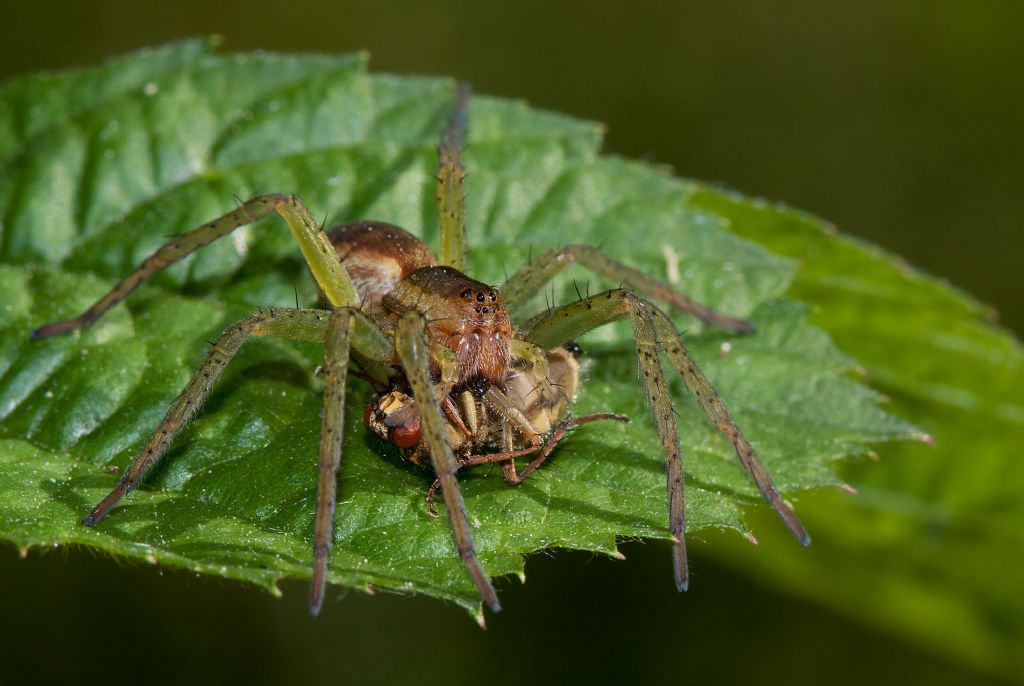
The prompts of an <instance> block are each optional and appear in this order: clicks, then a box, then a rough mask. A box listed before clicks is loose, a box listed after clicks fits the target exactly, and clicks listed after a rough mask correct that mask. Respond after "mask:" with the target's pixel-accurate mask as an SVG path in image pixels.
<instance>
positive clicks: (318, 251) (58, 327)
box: [31, 194, 358, 339]
mask: <svg viewBox="0 0 1024 686" xmlns="http://www.w3.org/2000/svg"><path fill="white" fill-rule="evenodd" d="M272 212H277V213H278V214H280V215H281V216H282V217H284V220H285V221H286V222H287V223H288V228H290V229H291V231H292V235H293V236H294V237H295V240H296V242H297V243H298V244H299V248H300V249H301V250H302V255H303V257H305V258H306V262H307V263H308V264H309V269H310V271H311V272H312V273H313V277H314V278H315V279H316V282H317V284H318V285H319V286H320V288H321V290H323V292H324V293H325V294H326V295H327V299H328V300H329V301H330V302H331V304H332V305H333V306H334V307H352V306H355V305H356V304H358V297H357V295H356V291H355V287H354V286H353V285H352V281H351V279H349V276H348V274H347V273H346V272H345V269H344V268H343V267H342V266H341V263H340V262H339V261H338V258H337V255H336V254H335V251H334V247H333V246H332V245H331V242H330V241H329V240H328V239H327V236H326V235H325V234H324V233H323V231H321V230H320V225H319V223H317V221H316V218H315V217H314V216H313V214H312V213H311V212H310V211H309V210H308V209H307V208H306V206H305V205H304V204H303V203H302V201H301V200H299V198H297V197H296V196H294V195H282V194H271V195H258V196H256V197H254V198H251V199H250V200H247V201H245V202H244V203H242V204H241V205H240V206H239V207H238V208H237V209H235V210H232V211H231V212H228V213H227V214H225V215H223V216H221V217H218V218H217V219H214V220H213V221H210V222H207V223H205V224H203V225H201V226H199V227H197V228H195V229H192V230H191V231H187V232H186V233H183V234H181V235H180V236H175V237H174V238H173V239H172V240H171V241H170V242H168V243H166V244H164V245H163V246H162V247H160V248H159V249H158V250H157V251H156V252H155V253H153V254H152V255H150V256H149V257H147V258H146V259H145V260H143V261H142V264H141V265H139V267H138V269H136V270H135V271H133V272H132V273H131V274H129V275H128V276H126V277H125V278H124V279H122V280H121V281H120V282H119V283H118V284H117V285H116V286H114V287H113V288H112V289H111V290H110V292H108V293H107V294H106V295H104V296H103V297H102V298H100V299H99V300H98V301H96V303H94V304H93V305H92V306H91V307H89V309H87V310H86V311H85V312H83V313H81V314H80V315H78V316H77V317H72V318H70V319H65V320H62V321H58V322H51V323H49V324H44V325H43V326H40V327H39V328H37V329H35V330H34V331H33V332H32V334H31V337H32V338H33V339H40V338H48V337H50V336H55V335H57V334H62V333H67V332H68V331H72V330H74V329H77V328H78V327H80V326H85V325H88V324H91V323H93V322H94V321H96V320H97V319H99V318H100V317H102V316H103V314H104V313H105V312H106V311H107V310H109V309H110V308H111V307H113V306H115V305H117V304H118V303H119V302H121V301H122V300H124V299H125V298H127V297H128V296H129V295H130V294H131V293H132V291H134V290H135V289H136V288H138V287H139V286H141V285H142V283H143V282H144V281H146V280H147V279H148V278H150V277H151V276H153V274H155V273H157V272H158V271H160V270H161V269H166V268H167V267H170V266H171V265H172V264H174V263H176V262H178V261H180V260H182V259H184V258H185V257H187V256H188V255H190V254H191V253H193V252H195V251H196V250H198V249H199V248H202V247H203V246H205V245H208V244H210V243H212V242H213V241H215V240H217V239H218V238H221V237H223V236H226V235H227V234H229V233H231V232H232V231H234V230H235V229H238V228H240V227H242V226H245V225H246V224H251V223H253V222H255V221H258V220H260V219H262V218H264V217H266V216H267V215H269V214H271V213H272Z"/></svg>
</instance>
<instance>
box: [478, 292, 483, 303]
mask: <svg viewBox="0 0 1024 686" xmlns="http://www.w3.org/2000/svg"><path fill="white" fill-rule="evenodd" d="M476 301H477V302H478V303H482V302H483V301H484V294H483V293H482V292H480V293H477V294H476Z"/></svg>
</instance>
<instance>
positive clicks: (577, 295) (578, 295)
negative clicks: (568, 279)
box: [572, 279, 589, 302]
mask: <svg viewBox="0 0 1024 686" xmlns="http://www.w3.org/2000/svg"><path fill="white" fill-rule="evenodd" d="M572 287H573V288H574V289H576V297H577V298H578V299H579V300H578V301H577V302H583V295H582V294H581V293H580V287H579V284H577V283H576V279H573V280H572ZM588 297H589V296H588Z"/></svg>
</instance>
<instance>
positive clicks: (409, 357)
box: [395, 310, 501, 612]
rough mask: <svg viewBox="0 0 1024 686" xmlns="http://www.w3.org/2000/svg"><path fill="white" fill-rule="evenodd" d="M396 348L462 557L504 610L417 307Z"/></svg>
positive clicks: (484, 592) (402, 324)
mask: <svg viewBox="0 0 1024 686" xmlns="http://www.w3.org/2000/svg"><path fill="white" fill-rule="evenodd" d="M395 349H396V351H397V353H398V358H399V360H400V361H401V364H402V368H403V370H404V371H405V375H406V378H407V379H408V381H409V385H410V386H411V387H412V392H413V397H414V398H415V400H416V407H417V409H418V410H419V413H420V425H421V431H422V433H423V439H424V440H425V441H426V443H427V446H428V448H429V449H430V459H431V461H432V463H433V466H434V473H435V474H436V475H437V478H438V480H439V481H440V482H441V490H442V491H443V492H444V499H445V503H446V504H447V505H448V522H449V524H450V525H451V528H452V535H453V536H454V538H455V547H456V549H457V550H458V551H459V555H460V556H461V557H462V561H463V563H464V564H465V565H466V569H467V571H468V572H469V575H470V577H471V578H472V579H473V583H474V584H475V585H476V588H477V590H478V591H479V592H480V597H481V598H482V599H483V601H484V602H485V603H487V605H488V607H490V608H491V610H492V611H494V612H498V611H499V610H501V605H500V604H499V603H498V596H497V594H496V593H495V592H494V586H492V585H491V580H490V578H489V577H488V576H487V573H486V572H484V570H483V567H481V566H480V561H479V560H478V559H477V557H476V551H475V550H474V548H473V534H472V530H471V529H470V526H469V519H468V517H467V516H466V504H465V502H464V501H463V499H462V492H461V491H460V490H459V483H458V481H457V480H456V479H455V472H456V470H457V469H458V463H457V462H456V460H455V455H454V454H453V453H452V447H451V444H450V443H449V442H448V429H447V426H446V423H445V419H444V416H443V415H442V413H441V406H440V404H439V403H438V399H437V396H436V395H435V392H434V386H433V384H432V383H431V379H430V346H429V345H428V343H427V338H426V320H424V318H423V316H422V315H421V314H419V313H418V312H416V311H415V310H409V311H407V312H406V313H405V314H403V315H402V317H401V318H400V319H399V320H398V326H397V331H396V336H395Z"/></svg>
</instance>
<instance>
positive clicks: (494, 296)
mask: <svg viewBox="0 0 1024 686" xmlns="http://www.w3.org/2000/svg"><path fill="white" fill-rule="evenodd" d="M497 299H498V294H497V293H495V292H494V291H491V302H494V301H495V300H497Z"/></svg>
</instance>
